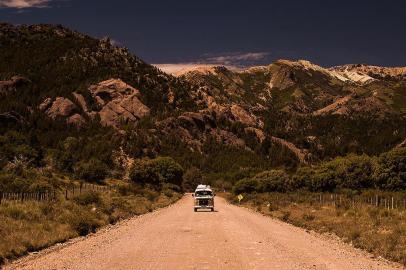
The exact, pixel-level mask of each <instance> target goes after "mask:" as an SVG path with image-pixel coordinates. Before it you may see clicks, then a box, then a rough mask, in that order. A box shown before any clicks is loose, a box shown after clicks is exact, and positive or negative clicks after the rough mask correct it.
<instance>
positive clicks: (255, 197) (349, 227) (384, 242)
mask: <svg viewBox="0 0 406 270" xmlns="http://www.w3.org/2000/svg"><path fill="white" fill-rule="evenodd" d="M223 196H224V197H225V198H226V199H228V200H229V201H230V202H232V203H234V204H238V200H237V198H236V196H233V195H232V194H229V193H228V194H223ZM303 197H304V196H303V194H300V195H299V194H298V193H291V194H283V193H278V195H277V198H278V200H275V194H271V193H259V194H248V195H245V196H244V199H243V200H242V201H241V205H242V206H244V207H249V208H251V209H255V210H256V211H258V212H261V213H263V214H265V215H267V216H271V217H273V218H277V219H280V220H282V221H284V222H288V223H291V224H293V225H295V226H299V227H303V228H306V229H310V230H314V231H317V232H320V233H333V234H335V235H337V236H339V237H340V238H342V239H343V240H344V241H345V242H347V243H350V244H352V245H353V246H355V247H357V248H362V249H365V250H367V251H369V252H371V253H372V254H374V255H375V256H382V257H384V258H387V259H389V260H393V261H396V262H400V263H402V264H403V265H405V266H406V211H399V210H396V209H394V210H388V209H383V208H375V207H371V206H368V205H362V206H359V207H355V208H352V207H348V206H344V205H338V204H337V205H318V204H314V203H311V202H310V201H306V200H303Z"/></svg>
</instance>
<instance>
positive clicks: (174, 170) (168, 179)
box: [151, 157, 183, 186]
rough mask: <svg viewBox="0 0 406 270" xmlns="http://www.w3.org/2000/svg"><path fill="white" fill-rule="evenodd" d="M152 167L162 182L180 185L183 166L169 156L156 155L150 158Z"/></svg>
mask: <svg viewBox="0 0 406 270" xmlns="http://www.w3.org/2000/svg"><path fill="white" fill-rule="evenodd" d="M151 163H152V167H153V169H154V170H155V172H156V173H157V174H158V175H159V176H160V178H161V181H162V182H164V183H171V184H174V185H178V186H180V185H181V184H182V176H183V168H182V166H180V165H179V164H178V163H176V162H175V160H173V158H170V157H158V158H156V159H153V160H151Z"/></svg>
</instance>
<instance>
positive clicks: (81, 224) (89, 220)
mask: <svg viewBox="0 0 406 270" xmlns="http://www.w3.org/2000/svg"><path fill="white" fill-rule="evenodd" d="M70 225H71V226H72V229H74V230H75V231H76V232H77V233H78V234H79V235H80V236H85V235H87V234H89V233H91V232H95V231H96V229H97V228H98V227H100V226H102V225H103V223H102V221H101V220H98V219H97V217H96V216H95V215H94V214H88V213H80V214H77V215H75V216H72V219H71V220H70Z"/></svg>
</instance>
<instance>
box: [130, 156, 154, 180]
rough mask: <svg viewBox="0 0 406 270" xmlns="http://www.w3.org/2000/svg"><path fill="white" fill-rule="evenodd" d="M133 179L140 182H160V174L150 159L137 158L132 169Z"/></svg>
mask: <svg viewBox="0 0 406 270" xmlns="http://www.w3.org/2000/svg"><path fill="white" fill-rule="evenodd" d="M129 176H130V179H131V181H133V182H135V183H139V184H152V185H158V184H159V182H160V181H159V180H160V179H159V175H158V173H157V170H155V169H154V167H153V165H152V163H151V161H150V160H149V159H137V160H136V161H135V162H134V164H133V165H132V167H131V169H130V174H129Z"/></svg>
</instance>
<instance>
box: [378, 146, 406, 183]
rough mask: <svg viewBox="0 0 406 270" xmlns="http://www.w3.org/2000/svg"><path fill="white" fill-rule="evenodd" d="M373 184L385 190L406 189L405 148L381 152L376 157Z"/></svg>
mask: <svg viewBox="0 0 406 270" xmlns="http://www.w3.org/2000/svg"><path fill="white" fill-rule="evenodd" d="M374 178H375V185H376V187H377V188H381V189H387V190H405V189H406V148H405V147H403V148H398V149H394V150H391V151H389V152H387V153H383V154H381V155H380V156H379V158H378V166H377V169H376V171H375V177H374Z"/></svg>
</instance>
